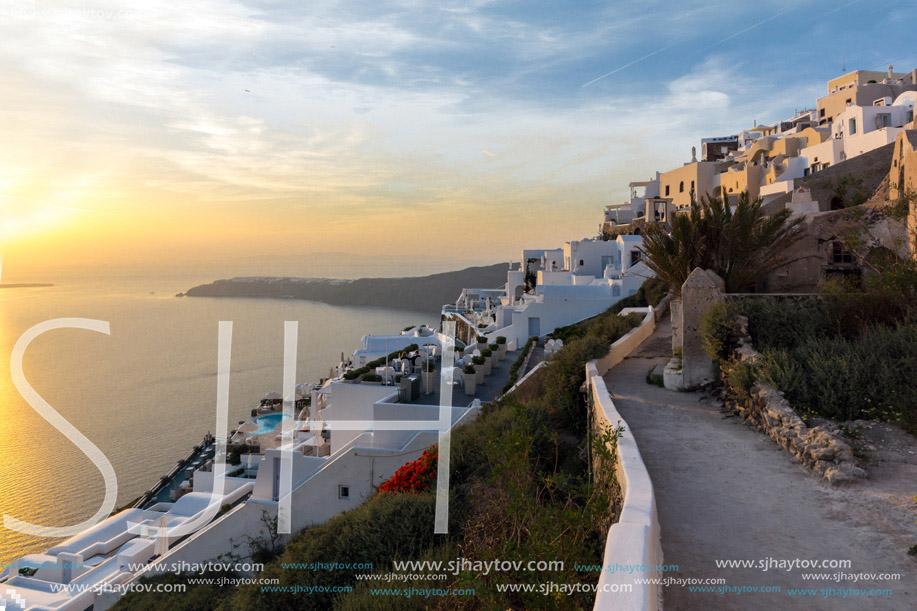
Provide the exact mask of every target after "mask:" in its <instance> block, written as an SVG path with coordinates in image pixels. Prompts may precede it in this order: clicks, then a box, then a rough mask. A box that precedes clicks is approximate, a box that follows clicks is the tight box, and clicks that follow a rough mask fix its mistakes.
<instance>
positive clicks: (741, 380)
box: [723, 361, 756, 401]
mask: <svg viewBox="0 0 917 611" xmlns="http://www.w3.org/2000/svg"><path fill="white" fill-rule="evenodd" d="M755 379H756V378H755V368H754V366H753V365H752V364H751V363H746V362H739V361H733V362H731V363H729V364H728V365H727V366H726V373H725V375H724V376H723V381H724V382H725V383H726V385H727V386H729V388H730V389H731V390H732V392H733V393H735V396H736V397H737V398H738V399H739V400H740V401H747V400H748V399H749V398H750V396H751V395H750V394H749V393H750V392H751V387H752V386H753V385H754V383H755Z"/></svg>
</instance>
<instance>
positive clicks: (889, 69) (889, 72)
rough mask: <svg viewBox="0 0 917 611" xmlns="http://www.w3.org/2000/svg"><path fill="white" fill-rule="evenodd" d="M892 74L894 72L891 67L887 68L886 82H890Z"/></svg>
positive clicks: (892, 77)
mask: <svg viewBox="0 0 917 611" xmlns="http://www.w3.org/2000/svg"><path fill="white" fill-rule="evenodd" d="M894 73H895V71H894V70H893V69H892V67H891V66H889V67H888V80H889V82H891V81H892V80H893V79H894Z"/></svg>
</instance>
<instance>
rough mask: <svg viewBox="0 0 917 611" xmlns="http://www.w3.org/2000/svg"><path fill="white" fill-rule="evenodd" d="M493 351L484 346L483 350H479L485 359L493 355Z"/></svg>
mask: <svg viewBox="0 0 917 611" xmlns="http://www.w3.org/2000/svg"><path fill="white" fill-rule="evenodd" d="M493 353H494V351H493V350H491V349H490V348H484V349H483V350H481V356H482V357H484V358H485V359H487V358H490V357H491V356H493Z"/></svg>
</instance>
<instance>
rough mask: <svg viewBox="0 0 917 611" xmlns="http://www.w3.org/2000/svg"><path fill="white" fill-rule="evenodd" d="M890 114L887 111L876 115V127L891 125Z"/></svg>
mask: <svg viewBox="0 0 917 611" xmlns="http://www.w3.org/2000/svg"><path fill="white" fill-rule="evenodd" d="M891 122H892V116H891V115H890V114H888V113H887V112H883V113H881V114H878V115H876V129H882V128H883V127H888V126H889V125H891Z"/></svg>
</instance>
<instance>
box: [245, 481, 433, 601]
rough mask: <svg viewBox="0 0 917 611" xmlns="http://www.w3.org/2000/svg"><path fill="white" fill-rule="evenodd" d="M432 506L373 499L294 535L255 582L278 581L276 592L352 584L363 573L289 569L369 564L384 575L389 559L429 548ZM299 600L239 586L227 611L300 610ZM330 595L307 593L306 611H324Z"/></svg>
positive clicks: (406, 498) (421, 496)
mask: <svg viewBox="0 0 917 611" xmlns="http://www.w3.org/2000/svg"><path fill="white" fill-rule="evenodd" d="M434 506H435V496H434V495H433V494H432V493H418V494H382V495H376V496H373V497H372V498H370V499H369V500H368V501H367V502H366V503H364V504H363V505H361V506H359V507H356V508H354V509H352V510H350V511H347V512H345V513H342V514H339V515H337V516H335V517H334V518H332V519H330V520H329V521H328V522H326V523H324V524H321V525H319V526H314V527H312V528H307V529H306V530H304V531H302V532H300V533H298V534H296V535H294V536H293V538H292V539H291V540H290V543H289V544H288V545H287V546H286V548H285V549H284V551H283V554H281V556H280V558H279V559H278V560H276V561H275V562H272V563H271V564H269V565H268V566H267V567H266V568H265V570H264V571H263V572H262V573H261V577H263V578H276V579H279V580H280V586H281V587H283V586H290V587H292V586H304V587H305V586H329V587H334V586H348V585H353V584H354V583H355V582H356V577H355V574H356V573H365V572H367V571H364V570H359V571H354V570H349V569H339V570H317V571H313V570H309V569H305V568H296V567H292V566H289V565H294V564H295V565H298V566H304V565H311V564H312V563H328V564H331V563H336V562H337V563H341V564H342V565H344V564H349V563H371V564H372V565H373V567H374V569H376V570H379V569H382V570H385V569H389V570H390V566H391V561H392V559H393V558H394V559H402V558H414V557H416V556H418V555H420V554H421V553H422V552H423V551H424V550H425V549H427V548H429V547H431V546H432V544H433V543H434V538H433V537H434V536H433V515H434ZM284 565H288V566H287V567H286V568H285V567H284ZM383 587H384V586H383ZM304 596H305V595H303V594H294V593H280V592H262V591H261V586H258V585H252V586H244V587H242V588H240V589H239V591H238V593H237V595H236V596H235V598H234V600H233V601H232V605H231V607H230V608H231V609H236V610H238V611H243V610H245V611H249V610H254V609H299V608H303V602H304V601H303V598H304ZM334 596H335V595H334V594H332V593H330V592H314V593H312V594H309V595H308V607H309V608H314V609H327V608H330V607H331V604H332V602H333V598H334Z"/></svg>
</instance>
